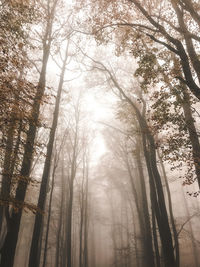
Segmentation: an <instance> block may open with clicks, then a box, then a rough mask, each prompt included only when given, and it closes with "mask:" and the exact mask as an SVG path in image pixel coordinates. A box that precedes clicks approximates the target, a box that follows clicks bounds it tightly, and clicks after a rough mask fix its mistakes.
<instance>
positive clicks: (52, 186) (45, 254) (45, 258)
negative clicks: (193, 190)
mask: <svg viewBox="0 0 200 267" xmlns="http://www.w3.org/2000/svg"><path fill="white" fill-rule="evenodd" d="M55 160H56V159H55ZM56 167H57V165H56V162H55V163H54V167H53V173H52V182H51V192H50V198H49V209H48V217H47V229H46V236H45V245H44V256H43V264H42V267H45V266H46V260H47V246H48V237H49V228H50V220H51V208H52V200H53V190H54V185H55V172H56Z"/></svg>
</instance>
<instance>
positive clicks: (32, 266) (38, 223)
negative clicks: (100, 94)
mask: <svg viewBox="0 0 200 267" xmlns="http://www.w3.org/2000/svg"><path fill="white" fill-rule="evenodd" d="M67 58H68V45H67V48H66V53H65V59H64V61H63V66H62V71H61V75H60V81H59V85H58V92H57V97H56V104H55V109H54V115H53V122H52V126H51V130H50V134H49V142H48V145H47V155H46V159H45V163H44V170H43V174H42V182H41V186H40V193H39V199H38V205H37V207H38V209H39V210H41V211H43V210H44V208H45V202H46V195H47V189H48V184H49V173H50V168H51V157H52V151H53V144H54V139H55V133H56V128H57V123H58V116H59V106H60V99H61V93H62V88H63V82H64V75H65V69H66V61H67ZM42 219H43V217H42V213H40V212H37V213H36V217H35V224H34V229H33V236H32V243H31V250H30V256H29V267H37V266H39V257H38V253H39V251H38V245H39V238H40V235H41V230H42Z"/></svg>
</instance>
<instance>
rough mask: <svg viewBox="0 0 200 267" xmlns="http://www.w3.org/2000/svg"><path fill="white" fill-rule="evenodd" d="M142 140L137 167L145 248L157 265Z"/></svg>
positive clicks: (137, 152)
mask: <svg viewBox="0 0 200 267" xmlns="http://www.w3.org/2000/svg"><path fill="white" fill-rule="evenodd" d="M139 144H140V142H138V143H137V145H136V146H137V147H136V162H137V168H138V173H139V178H140V179H139V182H140V187H141V192H142V207H143V215H144V226H145V235H144V237H145V240H144V242H145V250H146V253H145V254H146V257H147V262H148V263H149V265H150V266H152V267H153V266H155V262H154V253H153V244H152V232H151V223H150V216H149V209H148V199H147V192H146V185H145V178H144V173H143V168H142V162H141V155H140V153H141V152H140V148H139Z"/></svg>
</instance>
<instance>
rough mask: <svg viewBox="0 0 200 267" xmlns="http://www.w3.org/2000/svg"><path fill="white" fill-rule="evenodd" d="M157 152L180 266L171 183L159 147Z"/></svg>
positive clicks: (177, 261) (177, 263)
mask: <svg viewBox="0 0 200 267" xmlns="http://www.w3.org/2000/svg"><path fill="white" fill-rule="evenodd" d="M157 154H158V158H159V161H160V165H161V169H162V173H163V178H164V182H165V186H166V191H167V197H168V203H169V214H170V220H171V224H172V230H173V236H174V247H175V251H176V266H177V267H179V265H180V253H179V242H178V234H177V230H176V224H175V220H174V214H173V208H172V200H171V192H170V188H169V183H168V180H167V174H166V171H165V166H164V164H163V161H162V158H161V156H160V152H159V149H157Z"/></svg>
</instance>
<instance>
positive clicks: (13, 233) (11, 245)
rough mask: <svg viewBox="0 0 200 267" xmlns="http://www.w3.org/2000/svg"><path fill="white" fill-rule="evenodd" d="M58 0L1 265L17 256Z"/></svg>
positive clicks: (51, 13) (9, 266) (49, 20)
mask: <svg viewBox="0 0 200 267" xmlns="http://www.w3.org/2000/svg"><path fill="white" fill-rule="evenodd" d="M56 3H57V1H54V2H53V3H52V4H51V5H50V2H48V3H47V5H48V8H47V11H48V14H47V22H46V23H47V24H46V30H45V35H44V40H43V59H42V67H41V72H40V78H39V82H38V85H37V90H36V94H35V96H34V102H33V106H32V109H31V120H30V122H29V128H28V130H27V138H26V144H25V146H24V153H23V160H22V165H21V171H20V177H21V178H20V179H19V182H18V184H17V189H16V195H15V203H16V206H17V211H16V209H15V210H13V211H12V215H11V217H10V219H9V227H8V232H7V235H6V238H5V242H4V245H3V248H2V251H1V252H2V253H1V255H2V257H1V264H0V266H1V267H4V266H7V267H12V266H13V262H14V256H15V249H16V244H17V238H18V233H19V227H20V221H21V216H22V208H23V205H24V200H25V195H26V190H27V186H28V183H29V174H30V170H31V163H32V159H33V151H34V141H35V136H36V132H37V125H38V118H39V111H40V105H41V102H42V97H43V95H44V91H45V85H46V79H45V76H46V68H47V62H48V58H49V54H50V47H51V42H52V39H51V37H52V27H53V18H54V14H55V8H56Z"/></svg>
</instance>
